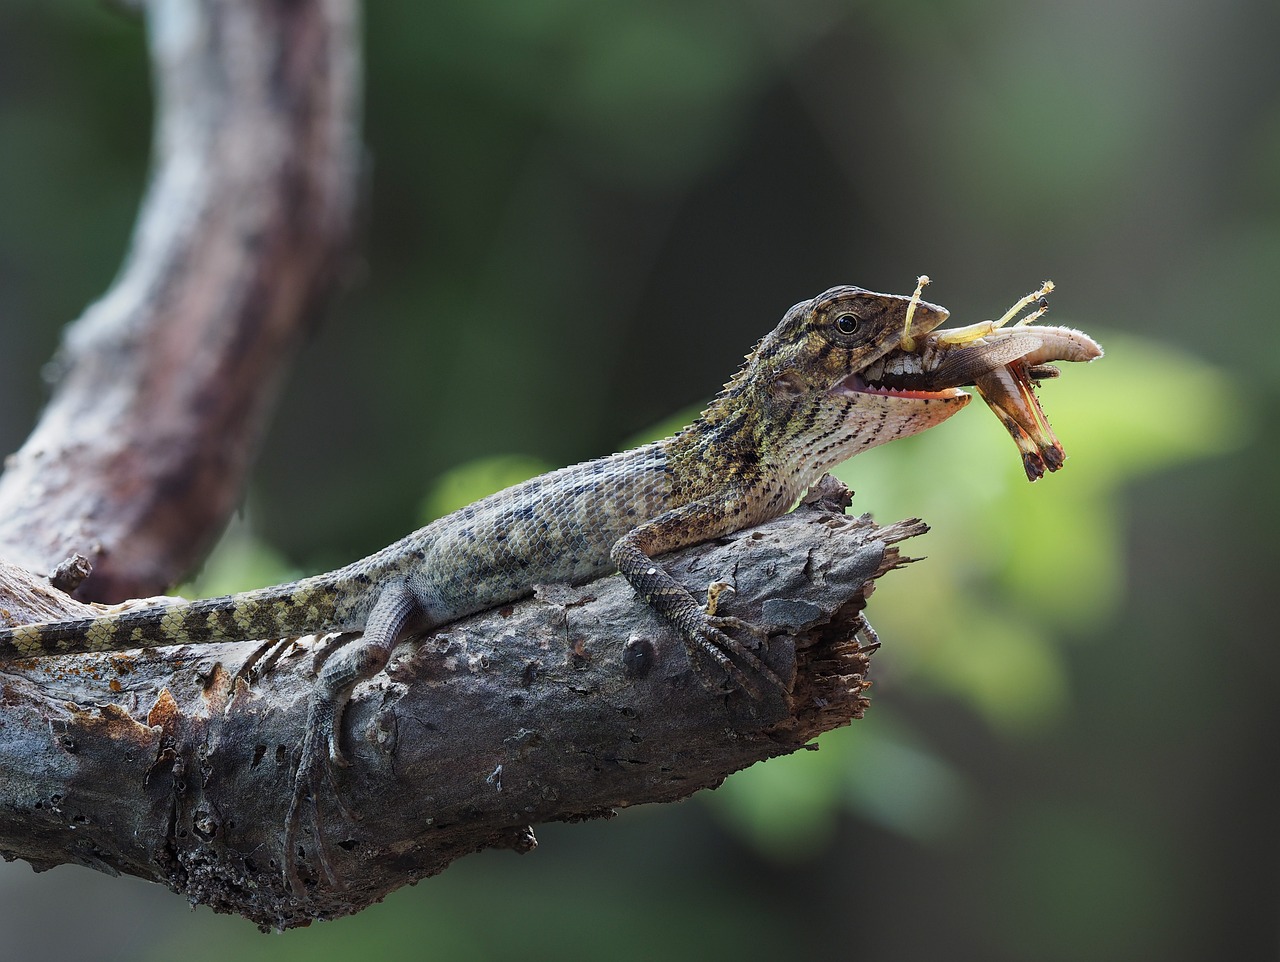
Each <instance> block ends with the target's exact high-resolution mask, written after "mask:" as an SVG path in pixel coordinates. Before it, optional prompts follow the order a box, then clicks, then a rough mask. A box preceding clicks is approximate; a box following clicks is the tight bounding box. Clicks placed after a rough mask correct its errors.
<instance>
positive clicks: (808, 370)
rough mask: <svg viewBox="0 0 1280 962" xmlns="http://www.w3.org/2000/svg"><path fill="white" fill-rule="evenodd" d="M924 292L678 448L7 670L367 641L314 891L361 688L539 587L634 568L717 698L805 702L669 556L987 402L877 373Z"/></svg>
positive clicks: (621, 457) (792, 321) (35, 631)
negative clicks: (392, 660) (239, 646)
mask: <svg viewBox="0 0 1280 962" xmlns="http://www.w3.org/2000/svg"><path fill="white" fill-rule="evenodd" d="M922 285H923V280H922V284H920V285H917V287H916V290H915V293H913V294H912V295H910V296H905V295H898V294H880V293H875V292H872V291H868V290H865V289H862V288H859V287H852V286H842V287H834V288H832V289H830V290H827V291H825V292H824V293H822V294H819V295H818V296H816V297H813V298H811V299H808V300H805V301H801V302H800V303H798V304H796V305H794V306H793V307H792V308H791V309H790V310H788V311H787V312H786V313H785V315H784V316H783V318H782V320H781V321H780V323H779V324H778V325H777V327H776V328H775V329H774V330H773V331H772V332H771V333H769V334H767V335H766V336H765V337H764V338H763V339H761V340H760V341H759V342H758V343H757V344H756V346H755V348H754V349H753V350H752V351H751V352H750V353H749V354H748V355H747V356H746V360H745V363H743V365H742V366H741V368H740V369H739V371H738V372H737V373H736V374H735V375H734V376H733V377H732V378H731V379H730V380H729V381H728V382H727V383H726V384H725V385H724V387H723V388H722V389H721V391H720V392H719V393H718V394H717V395H716V396H715V397H714V399H713V400H712V401H711V402H710V403H709V405H708V406H707V408H706V409H705V410H704V411H703V413H702V414H701V415H700V416H699V417H698V418H697V419H696V420H695V421H693V423H691V424H690V425H689V426H687V427H685V428H684V429H682V430H681V431H679V432H677V433H676V434H674V435H672V436H670V437H668V438H665V439H663V440H660V441H655V442H652V443H649V444H645V445H643V446H641V447H637V448H634V449H632V450H629V451H624V452H622V453H619V454H613V455H610V456H607V457H603V458H599V459H597V460H593V461H587V462H584V463H581V464H577V465H573V466H570V467H565V468H561V469H559V470H556V471H552V472H550V473H548V474H545V475H542V476H539V477H536V478H533V479H530V480H528V481H525V482H523V483H521V484H518V485H516V486H514V487H511V488H508V489H506V490H504V491H500V492H498V493H497V494H494V495H491V496H489V497H487V498H484V499H482V500H480V501H478V502H476V503H475V504H472V505H470V506H467V507H464V508H462V509H460V510H458V511H456V512H454V513H453V514H449V515H447V516H445V517H443V518H440V519H438V520H436V521H433V522H431V523H430V524H428V525H427V526H425V527H423V528H421V529H419V530H418V531H415V532H414V533H412V534H410V535H408V536H406V537H404V538H402V539H401V540H399V541H397V542H395V543H394V544H392V545H390V546H388V547H386V548H384V549H382V550H380V551H378V552H376V553H374V554H372V555H369V556H368V557H366V558H363V559H361V560H359V561H356V562H354V563H352V564H349V565H347V566H345V567H342V568H339V569H337V570H335V571H331V572H327V573H324V574H318V575H314V576H312V577H307V578H303V579H301V580H299V581H294V582H291V583H288V584H282V585H276V586H272V587H267V588H259V589H255V590H251V591H247V592H243V593H240V594H234V595H226V596H222V597H216V598H208V599H202V600H197V601H190V602H177V603H173V604H168V605H162V606H159V607H149V608H136V609H130V610H125V611H121V612H118V613H110V614H104V615H102V616H100V617H94V618H89V619H79V620H68V621H58V622H50V623H44V624H32V625H20V626H16V627H8V628H3V629H0V661H9V660H13V659H18V658H40V657H44V656H51V655H61V654H70V653H83V652H101V651H116V650H131V649H138V648H149V647H159V646H164V645H180V644H200V643H209V642H216V641H248V640H263V639H272V638H294V637H300V636H303V635H308V634H320V633H328V632H346V633H358V635H359V637H358V638H356V639H355V640H352V641H349V642H348V643H346V644H344V645H341V646H339V647H337V649H336V650H334V651H332V652H331V653H327V657H324V658H323V659H322V660H320V661H319V663H318V665H317V672H316V674H317V677H316V680H315V684H314V687H313V690H312V693H311V695H310V700H309V704H308V717H307V725H306V730H305V734H304V736H303V739H302V744H301V754H300V757H299V762H298V767H297V771H296V774H295V783H294V784H295V787H294V794H293V798H292V801H291V805H290V809H289V815H288V820H287V826H286V836H285V838H286V865H287V867H286V870H285V871H286V883H287V884H291V886H292V887H293V888H294V890H295V891H298V890H299V889H300V887H301V882H300V880H299V879H298V877H297V875H296V872H295V869H294V866H293V861H294V858H295V855H296V852H297V847H296V845H295V844H293V839H294V837H295V832H296V826H297V820H298V817H299V810H300V806H301V804H302V803H303V800H304V799H306V798H310V799H311V801H312V805H313V812H314V794H313V786H314V782H315V779H316V778H317V776H318V773H320V772H322V771H323V772H331V771H332V766H343V765H345V764H347V762H346V760H345V758H344V755H343V752H342V748H341V744H340V732H341V721H342V717H343V711H344V708H345V706H346V705H347V703H348V701H349V700H350V698H351V697H352V694H353V691H354V689H355V687H356V685H358V684H359V683H360V682H361V681H364V680H366V679H370V678H372V677H374V676H375V675H377V674H378V673H379V672H380V671H382V669H383V668H384V667H385V666H386V664H387V662H388V660H389V657H390V655H391V653H392V650H393V649H394V648H395V646H396V645H397V643H398V642H399V641H400V640H401V639H403V638H407V637H411V636H418V635H421V634H424V633H426V632H428V631H430V630H432V629H434V628H436V627H438V626H441V625H444V624H447V623H449V622H452V621H455V620H457V619H460V618H463V617H465V616H467V615H470V614H474V613H476V612H479V611H483V610H487V609H490V608H494V607H497V606H499V605H501V604H504V603H507V602H510V601H515V600H517V599H519V598H522V597H525V596H528V595H530V594H532V593H533V591H534V589H535V587H536V586H538V585H542V584H549V583H556V582H582V581H586V580H588V579H590V578H593V577H597V576H600V575H603V574H605V573H607V572H609V571H610V570H612V569H616V570H617V571H618V572H620V573H621V574H622V575H623V577H625V578H626V579H627V580H628V581H629V582H630V583H631V585H632V586H633V587H634V589H635V590H636V592H637V593H638V594H639V595H640V597H641V598H642V599H643V600H644V601H645V602H646V603H647V604H648V605H649V606H650V607H651V608H652V609H653V610H654V611H655V612H656V613H657V614H658V615H659V616H660V617H662V618H663V619H665V620H666V621H667V622H668V623H669V624H670V625H671V626H672V627H673V628H674V630H675V631H676V633H677V634H678V635H679V636H680V638H681V639H682V640H683V642H684V645H685V647H686V649H687V652H688V656H689V659H690V663H691V665H692V666H693V667H694V669H695V671H696V672H697V673H698V674H699V676H700V677H701V678H702V680H703V681H704V683H705V684H707V685H709V686H711V687H713V688H722V689H725V690H734V689H738V690H741V691H743V692H745V693H746V694H747V695H748V696H750V697H754V698H760V697H764V696H765V695H766V694H767V693H773V694H775V695H777V696H779V697H782V698H784V699H787V698H789V691H788V686H787V685H786V684H785V683H784V682H783V680H782V679H781V678H779V677H778V675H777V674H776V673H775V672H774V671H773V670H772V669H771V668H769V667H768V665H766V664H765V663H764V661H763V660H762V659H761V658H760V657H759V655H758V654H757V650H758V647H759V637H760V635H761V631H760V629H759V628H758V627H757V626H754V625H751V624H748V623H745V622H743V621H741V620H739V619H736V618H733V617H729V616H724V615H718V614H715V613H714V608H715V606H714V604H713V603H712V602H711V599H710V595H709V596H708V606H707V607H704V606H703V605H702V604H701V603H699V601H698V599H696V598H695V597H694V596H693V595H692V594H691V593H690V592H689V591H688V590H687V589H686V588H685V587H683V586H682V585H680V584H678V583H677V582H676V581H675V580H674V579H672V578H671V576H670V575H669V574H668V573H667V572H666V570H665V569H664V568H663V566H662V563H661V561H660V560H659V556H661V555H662V554H664V553H666V552H669V551H672V550H674V549H677V548H681V547H684V546H688V545H692V544H696V543H698V542H702V541H706V540H708V539H712V538H715V537H719V536H723V535H727V534H730V533H732V532H734V531H737V530H741V529H743V528H747V527H751V526H753V525H756V524H760V523H762V522H764V521H767V520H769V519H772V518H774V517H777V516H779V515H781V514H783V513H785V512H786V511H788V510H789V509H790V508H791V507H792V506H793V505H794V503H795V502H796V501H797V499H798V498H799V497H800V496H801V495H802V494H803V493H804V492H805V491H806V490H807V489H808V488H809V487H810V485H811V484H812V483H814V482H815V481H817V479H818V478H819V477H821V476H822V475H823V474H824V473H826V472H827V471H828V470H829V469H831V468H832V467H834V466H835V465H837V464H839V463H841V462H843V461H845V460H847V459H848V458H851V457H853V456H854V455H856V454H858V453H859V452H861V451H865V450H866V449H868V448H871V447H874V446H876V445H880V444H884V443H886V442H888V441H892V440H895V439H898V438H903V437H907V436H908V435H913V434H917V433H919V432H921V431H923V430H925V429H927V428H930V427H932V426H934V425H937V424H939V423H941V422H943V421H945V420H946V419H947V418H950V417H951V416H952V415H954V414H955V413H957V412H958V411H959V410H961V409H962V408H963V407H964V406H965V405H966V404H967V403H968V401H969V400H970V395H968V394H967V393H965V392H964V391H962V390H959V388H958V387H955V386H950V384H934V385H925V386H921V385H920V384H915V385H912V386H910V387H905V388H903V387H893V386H886V385H884V384H878V383H877V382H876V381H874V380H869V379H868V378H866V377H864V376H863V375H864V373H866V372H868V371H870V370H872V369H876V368H877V366H878V367H880V368H883V367H884V366H885V365H883V364H879V365H878V362H881V361H883V360H884V359H886V358H888V357H890V356H894V355H895V353H896V355H899V356H900V355H902V354H903V352H904V350H907V349H908V348H910V349H912V350H918V348H916V346H915V343H914V339H909V337H908V331H909V330H910V331H911V332H912V334H913V335H916V336H924V337H927V336H928V334H929V332H930V331H933V330H934V329H935V328H937V327H938V326H939V325H941V324H942V323H944V322H945V320H946V319H947V317H948V312H947V310H946V309H945V308H942V307H940V306H938V305H935V304H932V303H929V302H927V301H924V300H922V299H921V297H920V292H921V288H922ZM997 333H999V332H997ZM972 340H973V339H972V338H970V339H968V341H966V342H965V343H966V344H967V345H968V347H967V349H968V354H967V355H966V359H967V360H966V363H965V364H964V365H961V367H962V368H963V370H962V371H958V372H953V373H952V374H951V375H950V381H951V382H955V383H960V382H967V383H972V378H973V377H975V376H978V375H981V374H983V373H985V372H989V371H990V370H993V369H995V368H998V367H999V366H1000V365H1002V364H1004V363H1006V361H1005V358H1004V357H1003V356H994V357H993V359H992V360H990V361H989V362H988V363H986V364H985V366H984V364H982V363H981V362H980V361H981V357H982V356H983V355H984V353H990V350H989V349H988V348H986V347H985V346H983V345H979V346H978V347H976V348H975V347H974V346H973V345H972V344H969V341H972ZM988 340H989V341H992V342H993V343H998V341H999V338H998V337H995V336H993V337H991V338H988ZM984 343H985V342H984ZM943 353H945V352H943ZM1042 353H1044V352H1042ZM1048 353H1052V352H1051V351H1050V352H1048ZM916 356H917V357H918V356H919V355H918V354H917V355H916ZM930 363H932V362H930ZM916 366H917V367H919V366H920V365H919V364H917V365H916ZM926 366H927V365H926ZM920 380H922V378H921V377H917V381H920ZM923 380H925V381H927V377H924V378H923ZM938 380H939V381H941V380H945V379H938ZM319 855H320V861H321V864H322V866H324V861H325V860H324V858H323V852H320V853H319ZM324 867H325V869H326V874H329V876H330V881H335V880H334V879H333V878H332V873H330V872H329V871H328V868H327V866H324Z"/></svg>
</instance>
